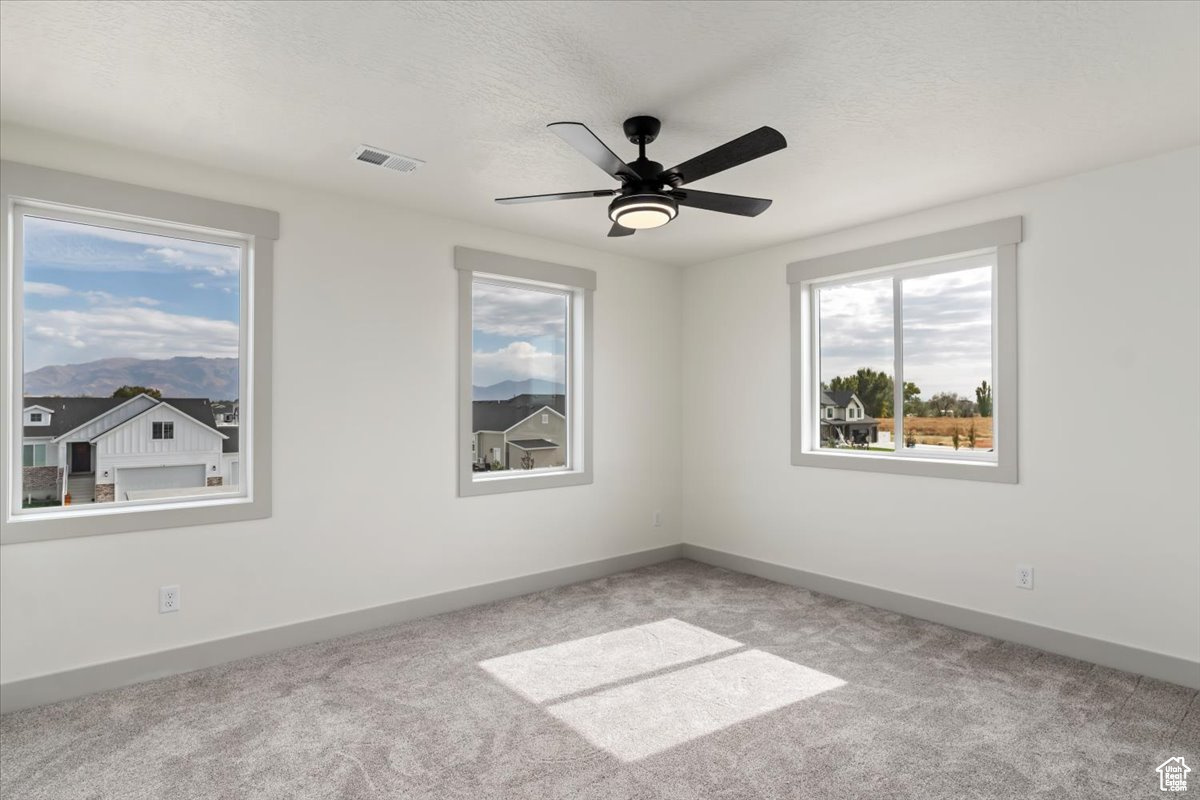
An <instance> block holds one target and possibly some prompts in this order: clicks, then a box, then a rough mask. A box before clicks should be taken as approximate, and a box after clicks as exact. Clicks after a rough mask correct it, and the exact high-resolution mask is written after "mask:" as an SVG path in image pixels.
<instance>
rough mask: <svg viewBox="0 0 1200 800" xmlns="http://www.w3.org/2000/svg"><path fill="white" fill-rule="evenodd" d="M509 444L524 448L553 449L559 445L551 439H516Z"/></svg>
mask: <svg viewBox="0 0 1200 800" xmlns="http://www.w3.org/2000/svg"><path fill="white" fill-rule="evenodd" d="M509 444H511V445H512V446H513V447H519V448H521V449H522V450H553V449H554V448H556V447H558V445H556V444H555V443H554V442H552V441H550V440H549V439H514V440H513V441H511V442H509Z"/></svg>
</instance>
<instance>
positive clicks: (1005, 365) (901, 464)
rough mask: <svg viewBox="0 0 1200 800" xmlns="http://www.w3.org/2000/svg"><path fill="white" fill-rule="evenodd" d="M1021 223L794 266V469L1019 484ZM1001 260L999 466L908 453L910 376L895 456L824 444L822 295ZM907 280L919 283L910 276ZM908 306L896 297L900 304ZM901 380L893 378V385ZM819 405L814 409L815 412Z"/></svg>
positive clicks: (995, 376)
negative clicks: (843, 286) (922, 271)
mask: <svg viewBox="0 0 1200 800" xmlns="http://www.w3.org/2000/svg"><path fill="white" fill-rule="evenodd" d="M1021 240H1022V219H1021V217H1009V218H1007V219H1000V220H994V221H991V222H985V223H981V224H978V225H971V226H968V227H965V228H957V229H954V230H949V231H942V232H940V233H933V234H929V235H926V236H919V237H916V238H913V239H905V240H901V241H895V242H889V243H886V244H881V245H876V246H873V247H867V248H863V249H860V250H852V251H848V252H843V253H836V254H833V255H828V256H821V257H817V258H810V259H805V260H802V261H796V262H793V263H790V264H788V265H787V280H788V284H789V289H790V302H791V338H792V341H791V361H792V386H791V408H792V434H791V435H792V447H791V463H792V464H793V465H795V466H802V467H822V468H832V469H848V470H859V471H864V472H884V473H892V474H900V475H917V476H925V477H938V478H957V479H965V480H979V481H993V482H998V483H1017V475H1018V473H1017V330H1016V327H1017V306H1016V304H1017V293H1016V280H1017V275H1016V269H1017V245H1018V244H1019V243H1020V242H1021ZM991 254H994V259H993V261H994V264H993V268H992V379H991V383H992V396H993V401H994V411H993V417H992V426H993V446H994V447H995V451H996V458H995V459H994V460H990V459H989V460H982V459H972V458H970V457H969V456H959V457H953V456H951V457H942V456H932V455H920V456H917V455H913V454H909V453H902V449H901V445H900V442H901V439H900V436H899V432H900V431H902V430H903V424H904V423H903V414H904V385H903V376H902V375H901V380H900V381H895V387H894V392H895V394H894V397H893V408H894V409H898V413H896V412H893V418H894V419H895V422H894V429H893V436H894V437H895V441H896V442H897V444H896V451H895V452H894V453H880V452H875V451H866V452H864V451H856V452H841V451H836V450H829V449H822V448H821V446H820V444H821V440H820V414H819V409H820V406H819V403H820V391H821V381H820V375H819V374H814V373H815V371H816V369H819V351H818V350H817V349H816V348H819V346H820V341H819V330H818V319H817V313H816V312H817V310H816V306H815V303H816V294H817V292H816V290H817V289H819V288H820V287H821V286H822V285H824V286H830V285H838V284H840V283H848V282H853V281H855V280H868V279H873V278H883V277H893V276H895V275H896V274H897V273H900V272H904V273H911V272H912V271H913V270H914V268H922V267H926V265H928V267H927V268H928V271H929V274H936V273H939V272H941V271H943V270H942V269H940V268H939V267H938V266H937V265H938V264H942V265H945V264H946V263H947V262H951V261H955V262H957V261H958V260H959V259H967V258H971V257H975V256H988V255H991ZM904 277H916V276H915V275H913V274H906V275H905V276H904ZM900 299H901V298H899V297H895V298H894V302H897V303H898V302H899V301H900ZM900 321H901V319H900V318H897V319H896V320H895V321H894V322H895V324H896V334H895V340H896V344H895V347H896V361H900V360H901V359H902V358H903V331H902V330H901V329H900V327H899V326H900ZM894 377H895V376H893V378H894ZM814 404H815V405H814Z"/></svg>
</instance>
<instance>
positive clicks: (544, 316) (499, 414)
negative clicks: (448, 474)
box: [471, 279, 570, 478]
mask: <svg viewBox="0 0 1200 800" xmlns="http://www.w3.org/2000/svg"><path fill="white" fill-rule="evenodd" d="M471 306H472V317H471V337H472V346H471V350H472V358H471V375H472V385H473V389H472V397H473V403H472V435H473V437H474V440H475V441H474V442H473V444H472V450H473V451H474V453H475V464H474V465H473V470H474V474H475V477H476V478H481V477H487V473H491V472H496V471H511V470H545V469H561V468H564V467H566V466H567V465H568V464H569V459H570V453H568V448H567V444H568V442H569V441H570V438H569V436H568V430H569V428H568V422H569V420H568V411H567V374H568V372H567V369H568V364H567V359H568V358H569V347H568V341H567V331H568V329H569V325H568V314H569V309H570V295H569V294H568V293H567V292H560V291H554V290H550V289H542V288H533V287H526V286H519V285H510V284H507V283H497V282H489V281H486V280H480V279H477V280H475V281H474V282H473V283H472V297H471Z"/></svg>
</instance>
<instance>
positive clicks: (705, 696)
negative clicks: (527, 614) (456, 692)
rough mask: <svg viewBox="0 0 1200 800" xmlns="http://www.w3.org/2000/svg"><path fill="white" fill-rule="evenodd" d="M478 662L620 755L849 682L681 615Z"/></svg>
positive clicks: (631, 756) (650, 750)
mask: <svg viewBox="0 0 1200 800" xmlns="http://www.w3.org/2000/svg"><path fill="white" fill-rule="evenodd" d="M731 651H734V652H731ZM479 666H480V667H482V668H483V669H485V670H486V671H487V672H489V673H490V674H491V675H492V676H493V677H495V678H496V679H497V680H499V681H500V682H501V683H503V684H504V685H505V686H508V687H509V688H510V689H512V690H514V691H516V692H518V693H519V694H521V695H522V696H524V697H526V698H527V699H529V700H531V701H533V702H535V703H539V704H541V705H542V706H543V708H544V709H545V711H546V712H547V713H549V714H550V715H551V716H553V717H555V718H556V719H558V720H560V721H562V722H564V723H565V724H567V725H569V726H570V727H571V728H573V729H574V730H575V731H576V732H578V733H579V734H580V735H581V736H583V738H585V739H586V740H587V741H589V742H591V743H592V744H593V745H595V746H596V747H600V748H603V749H604V750H606V751H608V752H609V753H611V754H613V755H614V756H616V757H617V758H619V759H621V760H622V761H636V760H638V759H641V758H645V757H647V756H650V755H653V754H655V753H659V752H662V751H663V750H666V749H668V748H671V747H675V746H677V745H680V744H684V743H685V742H689V741H692V740H694V739H698V738H700V737H702V736H707V735H709V734H712V733H716V732H717V731H720V730H722V729H724V728H728V727H729V726H731V725H735V724H737V723H739V722H745V721H746V720H750V719H753V718H754V717H757V716H761V715H763V714H767V713H769V712H772V711H776V710H778V709H781V708H783V707H785V706H788V705H791V704H793V703H798V702H800V701H801V700H806V699H808V698H810V697H814V696H816V695H818V694H821V693H822V692H827V691H829V690H830V689H836V688H838V687H840V686H845V684H846V682H845V681H843V680H842V679H840V678H837V677H834V676H833V675H827V674H825V673H824V672H819V671H818V670H815V669H811V668H809V667H806V666H803V665H802V664H797V663H795V662H792V661H788V660H787V659H785V658H780V657H779V656H776V655H772V654H770V653H766V652H763V651H762V650H753V649H747V648H746V646H745V645H743V644H742V643H741V642H738V641H736V640H734V639H728V638H726V637H724V636H719V635H718V634H715V633H712V632H711V631H706V630H704V629H703V628H699V627H696V626H695V625H689V624H688V623H686V622H682V621H681V620H677V619H665V620H660V621H659V622H653V623H649V624H647V625H638V626H635V627H631V628H624V629H622V630H619V631H611V632H609V633H602V634H599V635H597V636H588V637H586V638H583V639H576V640H574V641H570V642H563V643H561V644H555V645H550V646H548V647H539V648H536V649H533V650H526V651H524V652H520V653H512V654H510V655H505V656H500V657H497V658H492V659H488V660H487V661H482V662H480V664H479Z"/></svg>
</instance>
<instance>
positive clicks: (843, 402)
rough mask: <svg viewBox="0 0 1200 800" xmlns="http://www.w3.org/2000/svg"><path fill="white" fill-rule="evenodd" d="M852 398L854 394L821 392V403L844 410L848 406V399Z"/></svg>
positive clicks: (847, 392)
mask: <svg viewBox="0 0 1200 800" xmlns="http://www.w3.org/2000/svg"><path fill="white" fill-rule="evenodd" d="M853 396H854V392H849V391H841V392H831V391H828V390H826V391H823V392H821V402H823V403H827V404H830V405H835V406H837V407H838V408H845V407H846V406H848V405H850V398H851V397H853Z"/></svg>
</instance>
